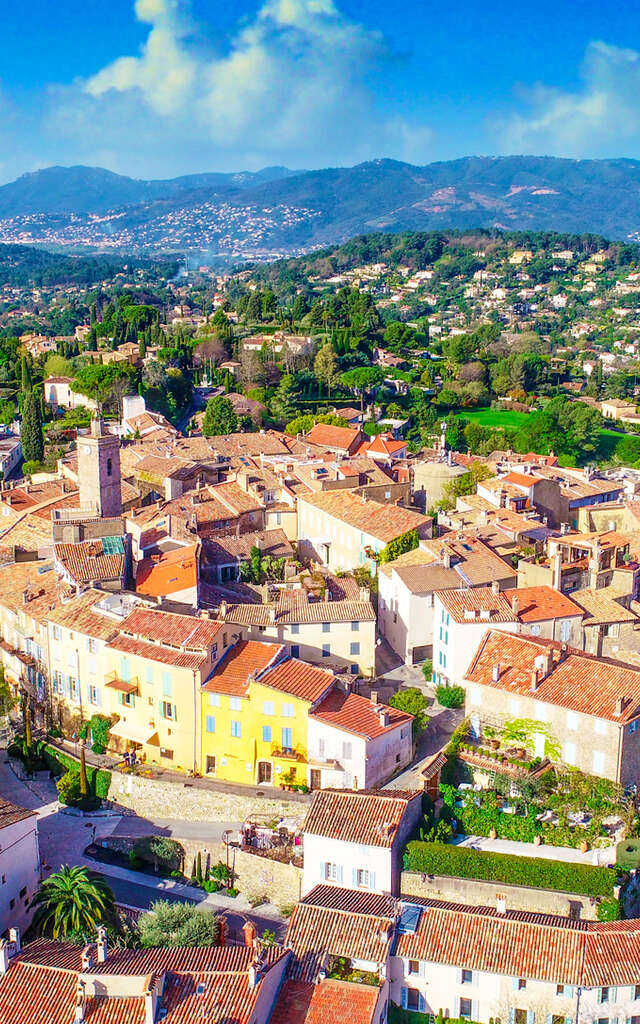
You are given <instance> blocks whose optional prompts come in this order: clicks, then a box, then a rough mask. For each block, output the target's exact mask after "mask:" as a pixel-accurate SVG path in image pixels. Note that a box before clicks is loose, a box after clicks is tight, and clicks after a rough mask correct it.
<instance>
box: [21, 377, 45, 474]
mask: <svg viewBox="0 0 640 1024" xmlns="http://www.w3.org/2000/svg"><path fill="white" fill-rule="evenodd" d="M20 440H21V441H22V455H23V458H24V461H25V462H42V459H43V457H44V440H43V437H42V416H41V412H40V403H39V401H38V399H37V397H36V395H34V393H33V389H30V390H29V391H28V392H27V394H26V396H25V399H24V405H23V409H22V428H21V430H20Z"/></svg>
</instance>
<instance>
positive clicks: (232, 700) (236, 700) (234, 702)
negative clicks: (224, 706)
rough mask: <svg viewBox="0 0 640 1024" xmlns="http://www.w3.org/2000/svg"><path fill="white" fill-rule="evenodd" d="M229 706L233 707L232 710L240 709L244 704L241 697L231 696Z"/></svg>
mask: <svg viewBox="0 0 640 1024" xmlns="http://www.w3.org/2000/svg"><path fill="white" fill-rule="evenodd" d="M229 707H230V708H231V710H232V711H240V710H241V709H242V704H241V703H240V698H239V697H230V698H229Z"/></svg>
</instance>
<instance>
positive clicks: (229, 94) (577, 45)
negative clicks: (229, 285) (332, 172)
mask: <svg viewBox="0 0 640 1024" xmlns="http://www.w3.org/2000/svg"><path fill="white" fill-rule="evenodd" d="M2 27H3V31H2V33H1V35H0V180H2V181H7V180H10V179H11V178H13V177H15V176H16V175H17V174H19V173H22V172H23V171H28V170H33V169H35V168H38V167H43V166H47V165H48V164H51V163H63V164H71V163H86V164H93V165H100V166H105V167H109V168H111V169H112V170H115V171H118V172H120V173H126V174H132V175H134V176H139V177H143V176H144V177H165V176H171V175H175V174H183V173H189V172H196V171H204V170H239V169H244V168H249V169H257V168H259V167H261V166H265V165H267V164H286V165H288V166H290V167H324V166H328V165H337V164H341V165H345V164H352V163H356V162H358V161H360V160H366V159H372V158H375V157H382V156H386V157H394V158H396V159H399V160H408V161H411V162H413V163H428V162H429V161H431V160H440V159H450V158H454V157H457V156H464V155H467V154H470V153H482V154H501V153H539V154H553V155H558V156H574V157H601V156H611V157H614V156H627V157H636V156H640V103H638V101H637V97H638V96H640V19H639V18H638V16H637V9H636V7H635V4H628V5H621V4H619V5H615V6H614V5H610V4H605V3H602V2H600V3H596V2H594V0H555V2H551V0H538V2H537V3H536V4H533V5H528V4H527V5H525V4H522V3H519V2H518V0H511V2H506V0H493V2H492V3H490V4H487V3H486V2H482V3H480V2H478V0H450V2H448V3H446V2H445V3H438V4H436V3H434V2H432V0H422V2H415V0H414V2H412V0H403V2H401V0H385V2H377V0H376V2H365V0H255V2H254V0H237V2H231V3H226V4H225V3H220V0H216V2H213V0H109V2H108V3H105V0H56V2H55V3H52V2H51V0H30V2H29V3H22V4H20V3H13V4H9V3H8V2H7V0H5V3H4V4H3V26H2ZM21 40H27V41H28V46H25V45H23V44H22V43H21V42H20V41H21ZM29 55H31V58H32V59H30V57H29Z"/></svg>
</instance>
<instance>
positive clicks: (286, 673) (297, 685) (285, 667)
mask: <svg viewBox="0 0 640 1024" xmlns="http://www.w3.org/2000/svg"><path fill="white" fill-rule="evenodd" d="M334 678H335V677H334V675H333V672H329V671H328V670H327V669H325V668H316V666H315V665H307V664H306V663H305V662H304V661H300V660H299V659H298V658H287V660H286V661H281V662H280V663H279V664H278V665H275V666H274V668H272V669H269V670H268V671H267V672H265V673H264V675H262V676H261V677H260V683H261V684H262V685H263V686H270V687H271V688H272V689H274V690H281V691H282V692H283V693H289V694H291V696H292V697H299V698H300V700H306V701H309V703H310V704H315V702H316V701H317V700H318V699H319V698H320V697H322V695H323V693H326V691H327V690H328V689H329V688H330V687H332V686H333V685H334Z"/></svg>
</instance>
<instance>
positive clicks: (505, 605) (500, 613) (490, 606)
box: [438, 587, 518, 624]
mask: <svg viewBox="0 0 640 1024" xmlns="http://www.w3.org/2000/svg"><path fill="white" fill-rule="evenodd" d="M438 599H439V600H440V601H441V603H442V604H443V605H444V607H445V608H446V609H447V611H448V612H449V614H450V615H452V616H453V618H454V619H455V621H456V622H473V623H478V622H480V623H482V622H486V623H487V624H489V623H491V622H517V621H518V617H517V615H514V613H513V609H512V607H511V602H510V601H508V600H507V598H506V596H505V595H504V594H494V593H493V590H492V588H491V587H475V588H473V589H471V590H442V591H439V592H438ZM465 613H466V614H465ZM471 615H473V618H472V617H471Z"/></svg>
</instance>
